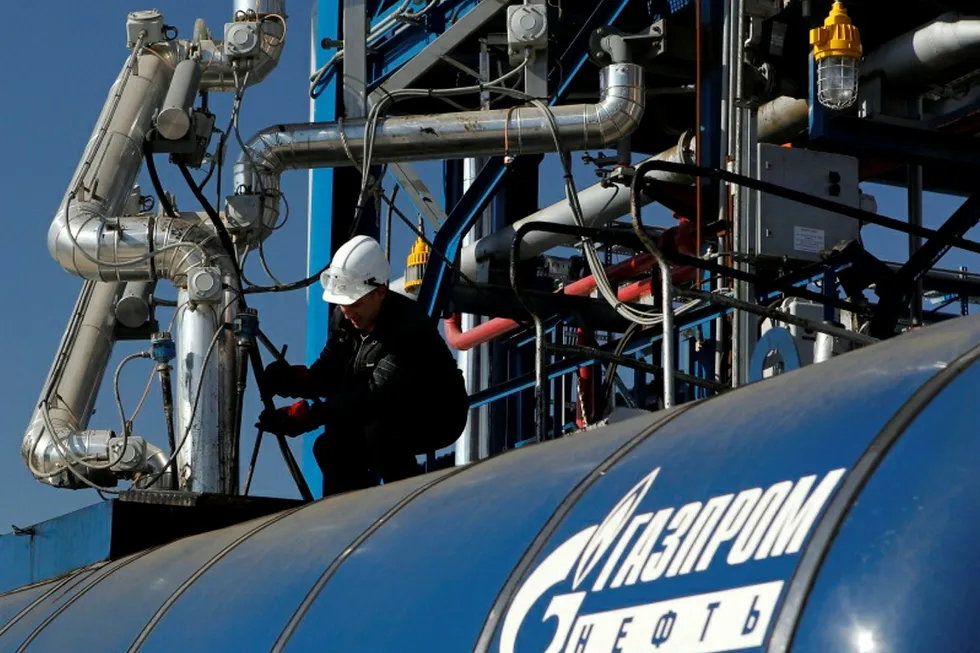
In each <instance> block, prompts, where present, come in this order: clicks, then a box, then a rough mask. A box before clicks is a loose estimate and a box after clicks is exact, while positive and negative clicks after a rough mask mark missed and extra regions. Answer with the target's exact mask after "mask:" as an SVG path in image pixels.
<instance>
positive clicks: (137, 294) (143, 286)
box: [115, 281, 155, 329]
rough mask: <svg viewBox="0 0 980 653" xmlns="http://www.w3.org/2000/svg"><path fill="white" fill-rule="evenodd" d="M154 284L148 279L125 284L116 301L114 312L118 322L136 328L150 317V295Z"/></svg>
mask: <svg viewBox="0 0 980 653" xmlns="http://www.w3.org/2000/svg"><path fill="white" fill-rule="evenodd" d="M154 286H155V284H153V283H151V282H149V281H133V282H130V283H127V284H126V287H125V290H124V291H123V294H122V297H120V298H119V301H118V302H117V303H116V307H115V313H116V319H117V320H119V323H120V324H122V325H123V326H125V327H129V328H130V329H137V328H139V327H141V326H143V325H144V324H146V321H147V320H149V319H150V311H151V309H150V295H151V294H152V293H153V288H154Z"/></svg>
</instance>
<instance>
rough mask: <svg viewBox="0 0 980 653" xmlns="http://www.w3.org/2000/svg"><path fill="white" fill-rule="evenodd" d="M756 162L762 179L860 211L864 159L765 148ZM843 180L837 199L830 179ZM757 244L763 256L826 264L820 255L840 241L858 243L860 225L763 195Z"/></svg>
mask: <svg viewBox="0 0 980 653" xmlns="http://www.w3.org/2000/svg"><path fill="white" fill-rule="evenodd" d="M758 148H759V149H758V156H757V157H756V162H757V167H758V178H759V179H761V180H762V181H766V182H769V183H772V184H777V185H779V186H783V187H786V188H790V189H792V190H798V191H802V192H804V193H809V194H811V195H816V196H818V197H823V198H826V199H828V200H831V201H834V202H840V203H841V204H846V205H848V206H853V207H854V208H858V207H859V206H860V204H861V197H860V191H859V189H858V181H859V179H858V160H857V159H856V158H855V157H851V156H844V155H840V154H830V153H827V152H816V151H810V150H802V149H799V148H795V147H780V146H778V145H770V144H767V143H760V144H759V146H758ZM834 172H835V173H837V174H838V175H839V176H840V181H839V182H838V184H837V186H839V189H840V194H839V195H832V194H831V193H830V189H831V186H832V183H831V180H830V175H831V173H834ZM752 192H753V193H754V194H756V195H757V196H758V197H757V201H756V221H755V222H756V224H755V232H756V233H755V234H754V242H755V247H756V253H757V254H759V255H760V256H771V257H777V258H778V257H783V256H787V257H789V258H791V259H797V260H801V261H818V260H820V251H821V250H823V249H825V248H826V249H829V248H831V247H833V246H834V245H835V244H837V243H838V242H840V241H847V240H854V239H856V238H857V237H858V234H859V231H860V229H859V226H860V225H859V223H858V221H857V220H854V219H853V218H849V217H845V216H842V215H838V214H836V213H832V212H831V211H826V210H824V209H817V208H814V207H812V206H807V205H805V204H800V203H799V202H793V201H791V200H787V199H783V198H781V197H776V196H775V195H768V194H766V193H761V192H757V191H752Z"/></svg>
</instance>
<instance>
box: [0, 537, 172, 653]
mask: <svg viewBox="0 0 980 653" xmlns="http://www.w3.org/2000/svg"><path fill="white" fill-rule="evenodd" d="M159 548H160V547H153V548H152V549H147V550H146V551H143V552H141V553H137V554H136V555H134V556H132V557H131V558H128V559H126V560H123V561H122V562H121V563H119V564H118V565H116V566H115V567H113V568H111V569H109V570H107V571H106V572H105V573H104V574H102V575H101V576H99V577H98V578H95V579H93V580H92V581H91V582H90V583H88V584H87V585H86V586H85V587H84V588H82V589H81V590H79V591H78V593H77V594H74V595H73V596H72V597H71V598H70V599H68V600H67V601H65V602H64V603H63V604H62V605H61V606H60V607H59V608H58V609H57V610H55V611H54V612H52V613H51V614H49V615H48V616H47V618H46V619H45V620H44V621H42V622H41V623H39V624H38V625H37V626H36V627H35V628H34V630H33V631H31V634H30V635H28V636H27V639H25V640H24V641H23V642H21V644H20V646H19V647H17V651H16V652H15V653H23V651H26V650H27V647H28V646H29V645H30V643H31V642H33V641H34V640H35V639H37V636H38V635H40V634H41V631H43V630H44V629H45V628H47V627H48V625H50V623H51V622H52V621H54V620H55V619H57V618H58V617H59V616H60V615H61V614H62V613H63V612H64V611H65V610H67V609H68V608H69V607H71V606H72V605H73V604H74V603H75V601H77V600H78V599H80V598H82V597H83V596H84V595H85V594H86V593H87V592H88V591H89V590H90V589H92V588H93V587H95V586H96V585H98V584H99V583H101V582H102V581H103V580H105V579H106V578H108V577H109V576H111V575H112V574H113V573H114V572H115V571H116V570H118V569H122V568H123V567H125V566H126V565H128V564H129V563H131V562H136V561H137V560H139V559H140V558H142V557H143V556H146V555H149V554H150V553H153V552H154V551H156V550H157V549H159Z"/></svg>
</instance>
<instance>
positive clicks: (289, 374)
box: [263, 360, 310, 397]
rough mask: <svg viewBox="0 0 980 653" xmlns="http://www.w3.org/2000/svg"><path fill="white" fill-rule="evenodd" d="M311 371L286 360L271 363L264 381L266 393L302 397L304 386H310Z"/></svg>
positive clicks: (266, 369)
mask: <svg viewBox="0 0 980 653" xmlns="http://www.w3.org/2000/svg"><path fill="white" fill-rule="evenodd" d="M309 377H310V370H309V369H308V368H307V367H306V366H305V365H290V364H289V363H287V362H286V361H285V360H277V361H273V362H271V363H269V364H268V365H267V366H266V368H265V373H264V374H263V380H264V381H265V389H266V392H269V393H270V394H273V395H278V396H280V397H302V396H304V395H305V394H306V393H305V392H303V389H304V386H309V385H310V378H309Z"/></svg>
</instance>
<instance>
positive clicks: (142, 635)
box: [126, 501, 316, 653]
mask: <svg viewBox="0 0 980 653" xmlns="http://www.w3.org/2000/svg"><path fill="white" fill-rule="evenodd" d="M315 503H316V502H315V501H314V502H311V503H305V504H303V505H301V506H296V507H295V508H290V509H289V510H285V511H283V512H281V513H279V514H278V515H275V516H273V517H271V518H269V519H267V520H266V521H264V522H262V523H261V524H259V525H257V526H255V527H254V528H252V529H250V530H248V531H246V532H245V533H242V534H241V535H239V536H238V537H237V538H236V539H235V540H233V541H231V542H229V543H228V544H226V545H225V546H224V547H223V548H222V549H221V550H220V551H218V552H217V553H215V554H214V555H213V556H211V558H209V559H208V561H207V562H205V563H204V564H203V565H201V566H200V567H198V569H197V571H195V572H194V573H193V574H191V575H190V576H188V577H187V580H185V581H184V582H183V583H181V584H180V587H178V588H177V589H175V590H174V591H173V593H172V594H171V595H170V596H169V597H168V598H167V600H166V601H164V602H163V604H162V605H161V606H160V607H159V608H157V611H156V612H154V613H153V616H152V617H150V620H149V621H147V622H146V625H145V626H143V629H142V630H140V632H139V634H137V635H136V639H134V640H133V643H132V644H130V645H129V648H128V649H126V650H127V653H135V651H138V650H139V649H140V648H142V646H143V644H145V643H146V640H147V638H148V637H149V636H150V635H151V634H152V633H153V629H154V628H156V627H157V625H158V624H159V623H160V620H161V619H163V616H164V615H165V614H167V611H169V610H170V608H171V607H173V605H174V603H176V602H177V600H178V599H179V598H180V597H181V596H183V594H184V592H186V591H187V590H188V588H190V586H191V585H193V584H194V583H196V582H197V581H198V579H200V577H201V576H203V575H204V574H205V573H207V571H208V570H209V569H211V567H213V566H214V565H216V564H217V563H218V562H220V561H221V559H222V558H224V557H225V556H226V555H228V554H229V553H231V552H232V551H234V550H235V548H236V547H238V545H239V544H242V543H243V542H245V541H246V540H248V539H249V538H250V537H252V536H253V535H255V534H256V533H258V532H259V531H261V530H263V529H265V528H266V527H268V526H272V525H273V524H275V523H277V522H279V521H281V520H283V519H285V518H286V517H289V516H290V515H293V514H295V513H297V512H299V511H300V510H302V509H303V508H308V507H309V506H312V505H314V504H315Z"/></svg>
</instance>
